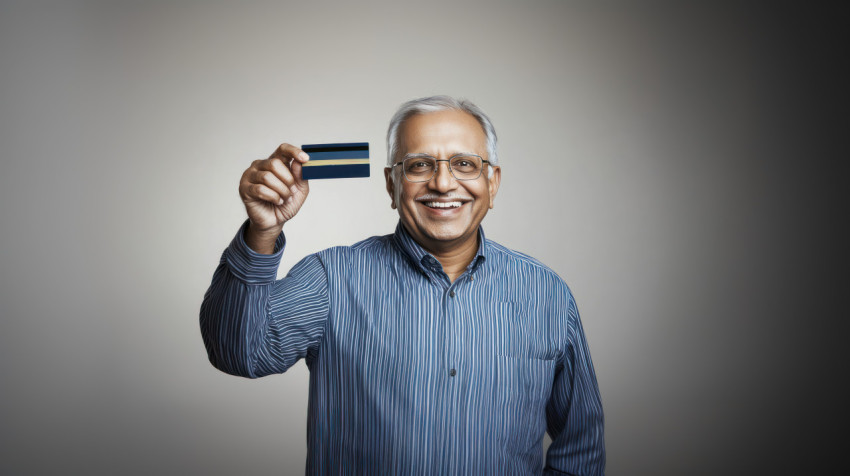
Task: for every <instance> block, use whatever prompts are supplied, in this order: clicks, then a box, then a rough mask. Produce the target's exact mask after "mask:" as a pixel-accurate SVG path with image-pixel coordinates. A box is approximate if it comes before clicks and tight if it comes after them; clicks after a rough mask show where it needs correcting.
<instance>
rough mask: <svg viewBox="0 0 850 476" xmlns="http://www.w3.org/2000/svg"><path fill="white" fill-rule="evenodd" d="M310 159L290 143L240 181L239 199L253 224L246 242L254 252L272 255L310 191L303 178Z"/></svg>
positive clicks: (253, 167)
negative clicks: (288, 224) (285, 227)
mask: <svg viewBox="0 0 850 476" xmlns="http://www.w3.org/2000/svg"><path fill="white" fill-rule="evenodd" d="M308 160H309V156H308V155H307V154H306V153H305V152H304V151H302V150H301V149H299V148H298V147H295V146H294V145H291V144H286V143H284V144H281V145H280V146H279V147H278V148H277V149H276V150H275V151H274V152H273V153H272V154H271V155H270V156H269V158H268V159H265V160H255V161H254V162H253V163H252V164H251V166H250V167H248V169H246V170H245V172H244V173H243V174H242V178H241V179H240V180H239V196H240V197H241V198H242V202H243V203H244V204H245V211H247V212H248V219H249V220H250V225H249V226H248V230H247V231H246V233H245V241H246V242H247V244H248V246H250V247H251V248H252V249H253V250H254V251H256V252H258V253H265V254H270V253H272V252H273V250H274V243H275V240H276V239H277V237H278V235H280V232H281V230H282V229H283V224H284V223H286V222H287V221H289V220H291V219H292V217H294V216H295V214H296V213H298V210H300V209H301V205H303V204H304V200H306V199H307V194H308V193H309V192H310V186H309V185H308V182H307V181H306V180H304V179H303V178H302V176H301V164H303V163H304V162H307V161H308Z"/></svg>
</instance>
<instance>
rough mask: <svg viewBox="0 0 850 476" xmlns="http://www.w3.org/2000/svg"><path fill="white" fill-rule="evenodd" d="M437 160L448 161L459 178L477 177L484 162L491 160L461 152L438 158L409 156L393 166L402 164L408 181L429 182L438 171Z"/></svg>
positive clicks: (450, 167) (456, 177)
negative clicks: (445, 157)
mask: <svg viewBox="0 0 850 476" xmlns="http://www.w3.org/2000/svg"><path fill="white" fill-rule="evenodd" d="M437 162H448V163H449V172H451V174H452V177H454V178H455V179H457V180H475V179H477V178H478V177H480V176H481V171H482V170H484V164H489V163H490V161H489V160H484V159H482V158H481V156H478V155H472V154H459V155H454V156H452V157H449V158H448V159H437V158H435V157H431V156H417V157H408V158H406V159H404V160H403V161H401V162H397V163H395V164H393V167H395V166H396V165H401V170H402V172H404V178H406V179H407V181H408V182H428V181H430V180H431V179H432V178H434V175H435V174H436V173H437Z"/></svg>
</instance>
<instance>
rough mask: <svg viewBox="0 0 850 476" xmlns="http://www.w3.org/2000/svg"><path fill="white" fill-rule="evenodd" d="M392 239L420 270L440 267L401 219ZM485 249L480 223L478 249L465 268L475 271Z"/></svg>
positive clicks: (481, 261) (482, 259) (483, 257)
mask: <svg viewBox="0 0 850 476" xmlns="http://www.w3.org/2000/svg"><path fill="white" fill-rule="evenodd" d="M393 239H394V241H395V243H396V245H397V246H398V247H399V249H401V250H402V251H403V252H404V253H405V254H406V255H407V256H408V257H409V258H410V260H411V261H412V262H413V263H415V264H416V266H417V267H418V268H419V269H421V270H422V271H429V270H431V271H434V270H441V269H442V266H441V265H440V262H439V261H438V260H437V258H435V257H434V255H432V254H431V253H428V252H427V251H425V249H424V248H422V246H421V245H420V244H419V243H417V242H416V240H414V239H413V237H412V236H410V233H408V232H407V229H405V228H404V225H403V224H402V223H401V220H399V222H398V225H396V227H395V233H393ZM487 251H488V250H487V240H486V239H485V237H484V228H483V227H482V226H481V225H478V251H477V252H476V253H475V257H474V258H472V261H471V262H470V263H469V266H467V267H466V269H467V270H468V271H470V272H473V271H475V270H476V269H477V268H478V266H480V265H481V263H483V262H484V260H485V259H486V254H487Z"/></svg>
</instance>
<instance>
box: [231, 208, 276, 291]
mask: <svg viewBox="0 0 850 476" xmlns="http://www.w3.org/2000/svg"><path fill="white" fill-rule="evenodd" d="M247 228H248V220H245V223H243V224H242V226H241V227H239V231H238V232H237V233H236V236H235V237H233V241H231V242H230V245H229V246H228V247H227V249H225V250H224V261H225V262H226V263H227V267H228V268H229V269H230V272H231V273H233V275H234V276H236V278H237V279H239V280H241V281H243V282H245V283H246V284H270V283H273V282H275V280H276V279H277V268H278V267H280V257H281V256H282V255H283V248H284V246H285V245H286V237H285V236H284V235H283V232H281V233H280V236H278V237H277V240H275V244H274V253H273V254H270V255H264V254H261V253H257V252H256V251H254V250H252V249H251V248H250V247H249V246H248V244H247V243H245V230H246V229H247Z"/></svg>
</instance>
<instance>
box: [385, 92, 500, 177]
mask: <svg viewBox="0 0 850 476" xmlns="http://www.w3.org/2000/svg"><path fill="white" fill-rule="evenodd" d="M447 109H455V110H458V111H463V112H466V113H468V114H470V115H472V117H474V118H475V119H476V120H477V121H478V123H479V124H481V128H482V129H484V135H485V136H486V137H487V159H488V160H489V161H490V164H491V165H499V159H498V157H497V156H496V129H494V128H493V123H491V122H490V118H489V117H487V115H486V114H484V111H482V110H481V108H479V107H478V106H476V105H475V104H473V103H472V101H469V100H466V99H455V98H453V97H451V96H431V97H427V98H419V99H413V100H411V101H407V102H406V103H404V104H402V105H401V107H399V108H398V111H396V113H395V115H394V116H393V118H392V119H390V127H389V128H388V129H387V167H392V166H393V162H394V161H395V158H396V156H397V155H398V130H399V128H400V127H401V125H402V123H404V121H406V120H407V119H409V118H410V117H411V116H414V115H416V114H428V113H429V112H437V111H445V110H447ZM492 173H493V169H492V168H491V169H490V174H492Z"/></svg>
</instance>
